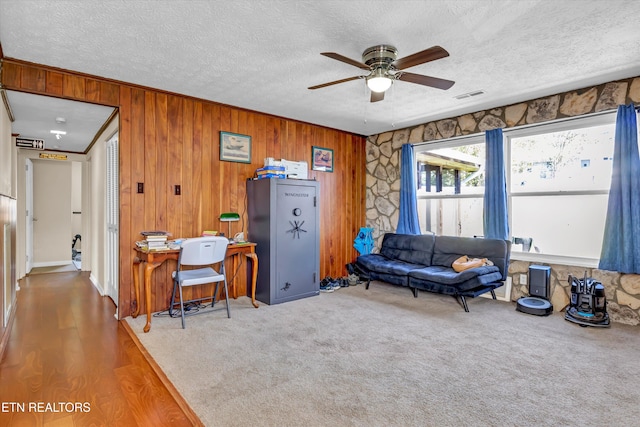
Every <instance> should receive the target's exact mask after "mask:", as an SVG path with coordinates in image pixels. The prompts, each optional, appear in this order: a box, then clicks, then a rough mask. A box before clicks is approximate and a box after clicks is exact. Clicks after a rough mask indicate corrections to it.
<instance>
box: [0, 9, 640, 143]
mask: <svg viewBox="0 0 640 427" xmlns="http://www.w3.org/2000/svg"><path fill="white" fill-rule="evenodd" d="M638 22H640V1H637V0H606V1H605V0H564V1H558V0H537V1H529V0H517V1H516V0H469V1H465V0H458V1H440V0H430V1H402V0H400V1H397V0H396V1H386V0H367V1H357V0H351V1H343V0H339V1H322V0H315V1H277V0H252V1H246V0H236V1H226V0H225V1H197V0H192V1H186V0H185V1H178V0H172V1H162V0H158V1H115V0H113V1H102V0H101V1H96V0H85V1H61V0H55V1H54V0H40V1H29V0H0V43H2V48H3V52H4V55H5V56H6V57H11V58H17V59H22V60H26V61H32V62H36V63H41V64H46V65H50V66H54V67H60V68H65V69H70V70H74V71H79V72H83V73H88V74H94V75H98V76H103V77H108V78H111V79H116V80H122V81H126V82H131V83H137V84H140V85H145V86H150V87H154V88H159V89H165V90H168V91H172V92H177V93H181V94H186V95H191V96H195V97H198V98H204V99H209V100H213V101H216V102H220V103H224V104H229V105H233V106H237V107H242V108H247V109H250V110H255V111H260V112H265V113H270V114H275V115H278V116H283V117H288V118H293V119H297V120H301V121H305V122H309V123H315V124H319V125H324V126H328V127H332V128H336V129H342V130H346V131H349V132H353V133H357V134H362V135H371V134H376V133H380V132H383V131H387V130H391V129H394V128H403V127H407V126H411V125H415V124H418V123H425V122H428V121H431V120H437V119H441V118H445V117H451V116H454V115H458V114H464V113H469V112H474V111H478V110H481V109H487V108H491V107H495V106H503V105H508V104H510V103H515V102H519V101H524V100H528V99H531V98H536V97H540V96H545V95H549V94H553V93H558V92H560V91H564V90H570V89H578V88H582V87H584V86H588V85H592V84H599V83H603V82H607V81H611V80H615V79H621V78H626V77H633V76H637V75H640V30H638ZM382 43H385V44H391V45H394V46H396V47H397V48H398V50H399V57H404V56H407V55H410V54H413V53H415V52H418V51H421V50H423V49H426V48H428V47H431V46H434V45H440V46H442V47H444V48H445V49H446V50H447V51H448V52H449V53H450V56H449V57H447V58H444V59H440V60H437V61H434V62H430V63H427V64H423V65H419V66H416V67H412V68H409V69H408V70H407V71H410V72H413V73H418V74H427V75H430V76H434V77H440V78H444V79H448V80H454V81H455V82H456V84H455V85H454V86H453V87H452V88H451V89H449V90H446V91H443V90H439V89H433V88H429V87H424V86H419V85H416V84H412V83H408V82H402V81H397V82H395V83H394V85H393V86H392V88H391V89H390V90H389V92H388V93H387V95H386V97H385V99H384V101H382V102H377V103H370V102H369V92H368V90H367V89H366V87H365V83H364V80H355V81H350V82H347V83H343V84H339V85H334V86H330V87H326V88H323V89H318V90H314V91H312V90H308V89H307V87H309V86H312V85H316V84H320V83H325V82H329V81H333V80H337V79H341V78H345V77H351V76H357V75H361V74H362V71H361V70H359V69H358V68H356V67H353V66H350V65H348V64H345V63H342V62H339V61H336V60H333V59H330V58H327V57H324V56H321V55H320V52H327V51H329V52H337V53H340V54H342V55H344V56H347V57H349V58H353V59H355V60H361V55H362V52H363V50H364V49H366V48H367V47H370V46H373V45H377V44H382ZM477 90H483V91H484V92H485V94H484V95H480V96H475V97H470V98H465V99H462V100H458V99H456V98H455V97H456V96H458V95H461V94H465V93H468V92H472V91H477Z"/></svg>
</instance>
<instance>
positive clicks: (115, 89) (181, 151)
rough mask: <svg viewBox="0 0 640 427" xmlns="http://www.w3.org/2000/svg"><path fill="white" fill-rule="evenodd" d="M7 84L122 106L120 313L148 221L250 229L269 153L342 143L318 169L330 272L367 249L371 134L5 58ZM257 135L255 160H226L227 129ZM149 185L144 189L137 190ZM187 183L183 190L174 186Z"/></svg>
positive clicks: (165, 282)
mask: <svg viewBox="0 0 640 427" xmlns="http://www.w3.org/2000/svg"><path fill="white" fill-rule="evenodd" d="M2 85H3V86H4V87H5V88H6V89H11V90H18V91H24V92H30V93H36V94H42V95H49V96H55V97H62V98H67V99H74V100H78V101H86V102H92V103H97V104H103V105H110V106H115V107H119V109H120V135H119V144H120V296H119V298H120V301H119V315H120V316H121V317H126V316H128V315H130V314H131V312H132V310H133V307H134V305H133V304H134V290H133V287H132V273H131V263H132V260H133V250H132V247H133V244H134V242H135V241H136V240H139V239H140V235H139V232H140V231H141V230H145V229H166V230H168V231H170V232H172V233H173V235H174V236H176V237H178V236H180V237H188V236H194V235H199V234H200V233H201V232H202V230H205V229H214V230H222V231H225V230H226V229H227V226H226V224H221V223H220V222H219V221H218V216H219V214H220V213H221V212H230V211H233V212H239V213H241V215H242V220H241V222H240V224H238V223H233V224H232V234H233V233H236V232H238V231H240V227H241V225H244V227H243V230H244V231H245V232H246V231H247V230H246V218H247V216H246V194H245V192H246V186H245V181H246V179H247V178H250V177H252V176H253V174H254V171H255V169H256V168H258V167H261V166H262V165H263V162H264V158H265V157H273V158H276V159H281V158H283V159H287V160H295V161H297V160H306V161H307V162H309V164H310V161H311V147H312V146H320V147H325V148H330V149H332V150H333V151H334V158H335V164H334V172H333V173H327V172H316V171H310V176H309V178H311V179H316V180H318V181H319V182H320V189H321V190H320V194H321V198H320V203H321V224H320V232H321V235H322V239H321V248H320V275H321V277H324V276H326V275H331V276H333V277H336V276H342V275H344V274H346V272H345V264H346V263H349V262H351V261H353V259H355V257H356V256H357V252H356V251H355V249H354V248H353V240H354V238H355V236H356V234H357V232H358V230H359V229H360V227H363V226H364V225H365V182H364V181H365V138H364V137H362V136H360V135H353V134H350V133H346V132H342V131H338V130H334V129H329V128H324V127H320V126H315V125H311V124H308V123H301V122H298V121H294V120H289V119H286V118H281V117H275V116H272V115H268V114H263V113H257V112H253V111H247V110H243V109H240V108H235V107H231V106H227V105H222V104H217V103H214V102H209V101H204V100H200V99H195V98H191V97H186V96H182V95H178V94H174V93H168V92H164V91H160V90H155V89H151V88H146V87H140V86H136V85H133V84H128V83H123V82H118V81H112V80H108V79H103V78H100V77H95V76H89V75H85V74H81V73H75V72H72V71H68V70H61V69H57V68H52V67H47V66H43V65H39V64H32V63H28V62H24V61H20V60H15V59H11V58H5V59H4V61H3V67H2ZM220 131H228V132H235V133H240V134H244V135H250V136H251V137H252V156H251V159H252V161H251V164H244V163H234V162H224V161H220V160H219V158H220V153H219V139H220V138H219V132H220ZM138 182H143V183H144V190H145V191H144V194H138V193H137V192H136V189H137V183H138ZM175 185H180V186H181V189H182V194H181V195H180V196H176V195H174V194H173V188H174V186H175ZM173 268H174V265H163V266H162V267H159V268H158V269H157V270H156V271H155V273H154V284H153V298H152V301H153V302H152V310H153V311H159V310H162V309H164V308H166V306H167V304H168V301H169V299H170V294H171V283H170V280H169V277H170V271H171V270H172V269H173ZM142 308H143V309H144V307H142Z"/></svg>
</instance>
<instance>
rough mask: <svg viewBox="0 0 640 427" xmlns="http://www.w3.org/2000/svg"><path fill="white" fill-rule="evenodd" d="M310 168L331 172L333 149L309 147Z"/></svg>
mask: <svg viewBox="0 0 640 427" xmlns="http://www.w3.org/2000/svg"><path fill="white" fill-rule="evenodd" d="M311 169H313V170H314V171H324V172H333V150H332V149H330V148H322V147H311Z"/></svg>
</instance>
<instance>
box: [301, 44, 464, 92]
mask: <svg viewBox="0 0 640 427" xmlns="http://www.w3.org/2000/svg"><path fill="white" fill-rule="evenodd" d="M321 55H324V56H326V57H329V58H332V59H336V60H338V61H341V62H344V63H347V64H349V65H353V66H355V67H358V68H360V69H363V70H366V71H368V72H369V74H367V75H364V76H353V77H347V78H346V79H340V80H336V81H333V82H329V83H323V84H320V85H316V86H311V87H309V89H312V90H313V89H320V88H323V87H327V86H331V85H335V84H338V83H345V82H348V81H351V80H357V79H365V80H366V81H367V86H368V87H369V89H371V102H378V101H382V100H383V99H384V92H385V91H386V90H387V89H389V88H390V87H391V84H392V83H393V81H394V80H402V81H405V82H409V83H416V84H419V85H424V86H430V87H435V88H438V89H443V90H446V89H449V88H450V87H451V86H453V84H454V83H455V82H453V81H451V80H445V79H440V78H437V77H430V76H424V75H422V74H414V73H408V72H406V71H403V70H404V69H406V68H410V67H414V66H416V65H420V64H424V63H426V62H430V61H435V60H436V59H441V58H446V57H447V56H449V52H447V51H446V50H444V49H443V48H442V47H440V46H433V47H430V48H429V49H426V50H423V51H420V52H417V53H414V54H413V55H409V56H406V57H404V58H400V59H396V58H397V57H398V49H396V48H395V47H393V46H390V45H386V44H381V45H378V46H372V47H370V48H368V49H366V50H365V51H364V52H363V53H362V62H360V61H356V60H354V59H351V58H347V57H346V56H343V55H340V54H339V53H335V52H322V53H321Z"/></svg>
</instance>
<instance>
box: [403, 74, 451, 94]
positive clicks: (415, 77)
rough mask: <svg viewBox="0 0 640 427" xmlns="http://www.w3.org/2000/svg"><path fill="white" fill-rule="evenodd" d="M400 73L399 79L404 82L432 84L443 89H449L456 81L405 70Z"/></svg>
mask: <svg viewBox="0 0 640 427" xmlns="http://www.w3.org/2000/svg"><path fill="white" fill-rule="evenodd" d="M398 74H400V76H399V77H398V80H402V81H404V82H409V83H417V84H419V85H424V86H431V87H435V88H438V89H443V90H447V89H449V88H450V87H451V86H453V85H454V83H455V82H454V81H451V80H445V79H439V78H437V77H430V76H423V75H422V74H414V73H407V72H404V71H403V72H402V73H398Z"/></svg>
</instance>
